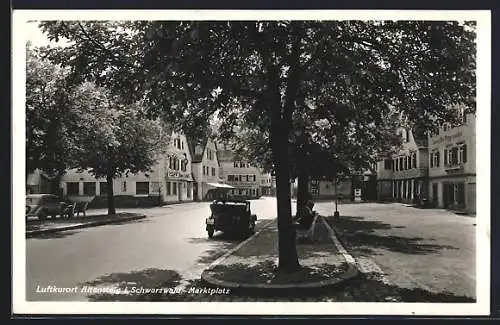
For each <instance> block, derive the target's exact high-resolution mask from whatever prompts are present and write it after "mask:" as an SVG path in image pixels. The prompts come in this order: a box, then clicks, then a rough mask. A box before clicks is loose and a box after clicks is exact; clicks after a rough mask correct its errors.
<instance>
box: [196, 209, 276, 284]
mask: <svg viewBox="0 0 500 325" xmlns="http://www.w3.org/2000/svg"><path fill="white" fill-rule="evenodd" d="M274 221H275V219H273V220H271V221H269V222H267V223H266V224H265V225H263V226H262V228H261V229H260V230H259V231H257V232H256V233H255V234H253V235H252V236H250V237H248V238H247V239H245V240H244V241H242V242H241V243H239V244H238V245H236V247H234V248H232V249H230V250H229V251H227V252H226V253H225V254H224V255H222V256H221V257H219V258H218V259H216V260H215V261H213V262H212V263H211V264H210V265H209V266H208V267H207V268H206V269H205V270H208V269H211V268H213V267H215V266H217V265H219V264H220V263H221V262H223V261H224V260H226V259H227V258H228V257H229V255H231V254H233V253H234V252H236V251H237V250H238V249H240V248H241V247H243V246H245V245H246V244H248V243H249V242H251V241H252V240H254V239H255V238H256V237H257V235H259V234H260V233H261V232H262V231H264V230H265V229H266V228H267V227H269V225H271V224H272V223H273V222H274ZM205 270H203V272H202V274H201V275H202V276H201V278H202V280H203V273H205Z"/></svg>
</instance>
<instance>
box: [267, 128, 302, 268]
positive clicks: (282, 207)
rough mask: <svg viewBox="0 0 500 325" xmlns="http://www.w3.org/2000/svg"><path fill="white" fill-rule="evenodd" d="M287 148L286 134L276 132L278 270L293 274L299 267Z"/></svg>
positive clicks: (274, 147) (274, 142) (274, 138)
mask: <svg viewBox="0 0 500 325" xmlns="http://www.w3.org/2000/svg"><path fill="white" fill-rule="evenodd" d="M278 129H279V128H278ZM275 130H276V129H275ZM277 133H278V134H277ZM284 133H285V134H284ZM287 146H288V141H287V136H286V132H284V131H283V130H281V132H280V131H276V132H275V133H274V137H273V155H274V164H275V170H276V197H277V201H278V233H279V234H278V250H279V267H278V269H279V271H282V272H294V271H296V270H297V269H299V267H300V265H299V260H298V257H297V247H296V246H295V229H294V228H293V224H292V206H291V202H290V201H291V195H290V166H289V163H288V156H287Z"/></svg>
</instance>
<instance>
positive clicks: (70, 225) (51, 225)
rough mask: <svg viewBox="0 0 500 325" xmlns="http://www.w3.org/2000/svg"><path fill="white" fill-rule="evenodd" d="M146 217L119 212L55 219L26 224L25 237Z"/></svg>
mask: <svg viewBox="0 0 500 325" xmlns="http://www.w3.org/2000/svg"><path fill="white" fill-rule="evenodd" d="M146 218H147V216H146V215H145V214H142V213H130V212H120V213H117V214H114V215H112V216H109V215H97V216H88V217H82V218H71V219H55V220H49V221H44V222H40V223H27V224H26V237H27V238H30V237H36V236H43V235H47V234H53V233H58V232H63V231H68V230H76V229H82V228H89V227H97V226H103V225H109V224H122V223H128V222H132V221H137V222H140V220H143V219H146Z"/></svg>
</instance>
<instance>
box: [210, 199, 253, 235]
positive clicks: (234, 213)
mask: <svg viewBox="0 0 500 325" xmlns="http://www.w3.org/2000/svg"><path fill="white" fill-rule="evenodd" d="M210 211H211V215H210V217H208V218H207V219H206V220H205V224H206V230H207V233H208V237H212V236H213V235H214V232H215V231H217V230H220V231H223V232H226V233H233V234H241V235H245V236H247V235H251V234H252V233H253V232H254V231H255V222H256V221H257V216H256V215H255V214H252V213H251V211H250V202H249V201H245V200H237V199H219V200H215V201H213V202H212V203H211V204H210Z"/></svg>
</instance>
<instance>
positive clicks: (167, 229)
mask: <svg viewBox="0 0 500 325" xmlns="http://www.w3.org/2000/svg"><path fill="white" fill-rule="evenodd" d="M103 211H104V210H103ZM103 211H94V212H96V213H99V212H101V213H102V212H103ZM120 211H134V212H139V213H145V214H147V215H148V216H150V217H149V218H146V219H143V220H138V221H135V222H130V223H125V224H117V225H105V226H99V227H95V228H86V229H81V230H75V231H66V232H61V233H55V234H51V235H47V236H45V237H38V238H31V239H27V242H26V278H27V286H26V290H27V293H26V299H27V300H83V299H85V295H82V294H81V293H78V294H74V293H64V294H58V293H36V289H37V286H40V288H42V287H46V286H48V285H54V286H57V287H74V286H78V285H85V284H86V283H88V282H90V281H95V280H98V279H99V278H100V277H103V276H105V275H110V274H111V276H108V277H106V278H105V279H104V280H103V281H97V282H98V283H99V284H103V285H114V284H116V283H118V282H120V281H122V280H126V281H129V280H130V281H134V280H137V279H139V280H140V279H144V278H147V281H150V283H151V281H153V282H154V281H164V280H165V278H168V277H169V276H171V275H172V274H174V275H175V273H176V272H177V273H178V274H179V275H180V276H181V277H182V279H184V280H189V279H196V278H199V276H200V274H201V272H202V270H203V269H204V268H205V267H206V266H207V265H208V264H209V263H211V262H212V261H214V260H215V259H216V258H217V257H219V256H220V255H222V254H224V253H225V252H226V251H227V250H228V249H230V248H231V247H234V246H235V245H237V244H238V243H239V242H240V241H241V240H239V239H231V238H229V239H227V238H221V236H220V234H219V235H217V234H216V235H215V236H214V238H213V239H212V240H209V239H208V238H207V233H206V231H205V227H204V220H205V218H206V217H207V215H208V214H209V203H206V202H203V203H188V204H179V205H169V206H165V207H155V208H149V209H118V212H120ZM252 212H253V213H255V214H257V216H258V219H259V223H258V225H257V227H259V225H262V222H264V223H265V222H266V219H267V220H270V219H272V218H274V217H275V216H276V203H275V200H274V199H270V198H261V199H259V200H253V201H252ZM160 284H161V282H160V283H152V285H160Z"/></svg>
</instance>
